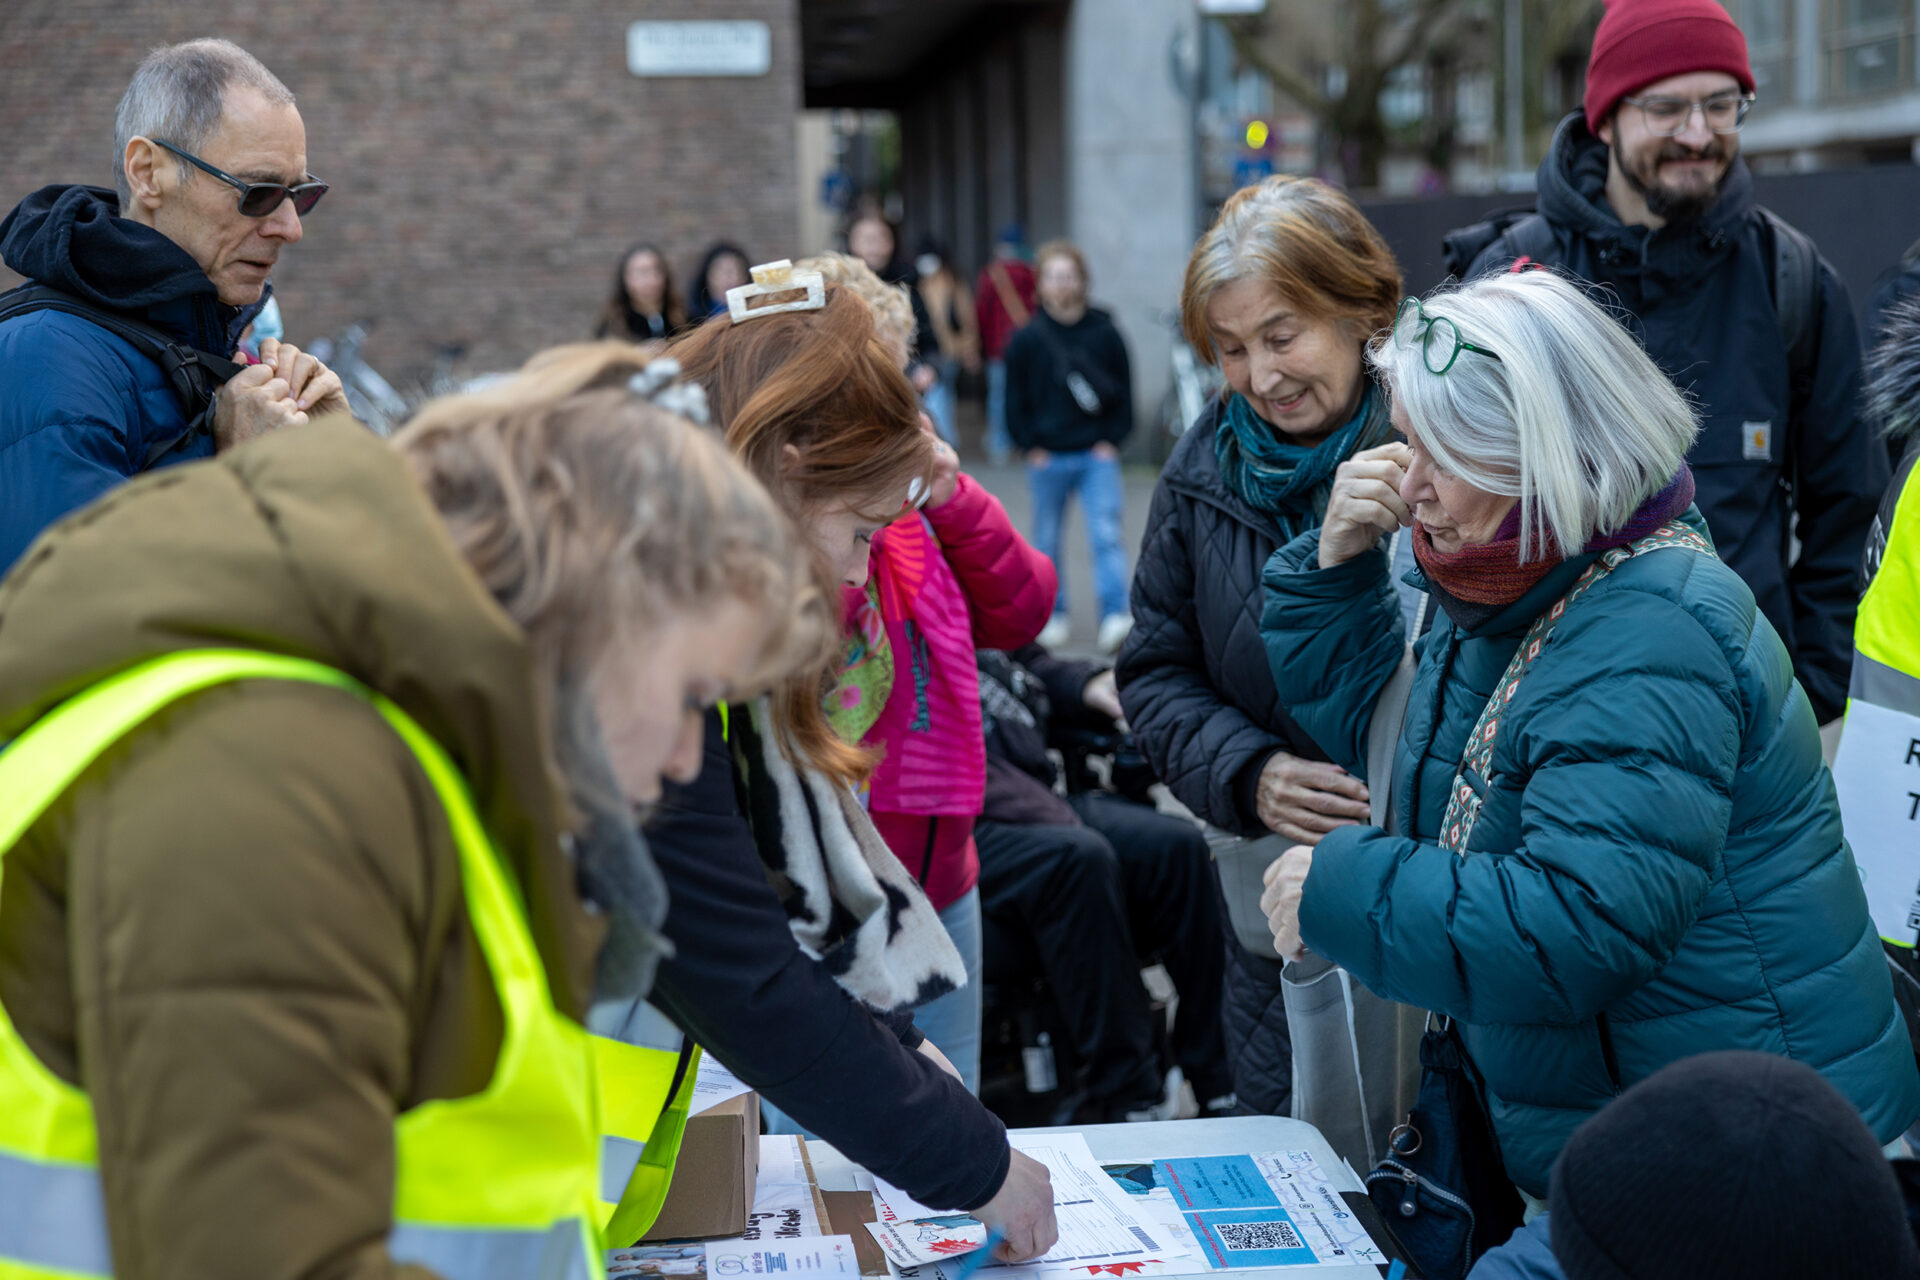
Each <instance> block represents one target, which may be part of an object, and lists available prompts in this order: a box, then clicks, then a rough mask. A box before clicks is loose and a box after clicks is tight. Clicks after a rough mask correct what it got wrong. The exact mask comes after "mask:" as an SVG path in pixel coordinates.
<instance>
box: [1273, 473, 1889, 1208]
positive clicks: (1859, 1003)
mask: <svg viewBox="0 0 1920 1280" xmlns="http://www.w3.org/2000/svg"><path fill="white" fill-rule="evenodd" d="M1685 519H1686V520H1687V521H1688V522H1689V523H1691V524H1692V525H1693V526H1694V527H1695V528H1696V529H1699V528H1701V527H1703V524H1704V522H1703V521H1701V519H1700V516H1699V513H1698V511H1697V510H1690V511H1689V512H1688V513H1687V515H1686V517H1685ZM1319 550H1320V547H1319V534H1318V531H1313V532H1309V533H1306V534H1302V535H1301V536H1300V537H1299V538H1297V539H1295V540H1294V541H1293V542H1291V543H1289V544H1288V545H1287V546H1286V547H1284V548H1283V549H1282V550H1281V551H1280V552H1279V553H1278V554H1277V555H1275V556H1274V558H1273V560H1272V562H1271V564H1270V565H1269V566H1268V568H1267V571H1266V575H1265V585H1266V615H1265V619H1264V624H1263V629H1264V632H1265V635H1266V644H1267V652H1268V656H1269V658H1270V659H1271V662H1272V666H1273V670H1274V672H1275V674H1276V678H1277V679H1278V682H1279V687H1280V689H1281V691H1282V693H1283V694H1284V695H1285V696H1286V697H1287V698H1288V699H1289V701H1290V704H1291V705H1292V706H1293V707H1294V709H1295V712H1296V714H1297V715H1298V716H1299V717H1300V722H1301V723H1302V724H1303V725H1306V726H1307V727H1308V728H1309V730H1310V731H1311V732H1312V733H1313V735H1314V737H1315V738H1316V739H1317V740H1318V741H1319V742H1321V743H1322V744H1323V745H1325V746H1326V747H1327V748H1328V750H1329V752H1330V753H1331V754H1332V755H1333V757H1334V759H1335V760H1336V761H1337V762H1339V763H1340V764H1342V765H1345V766H1346V767H1347V768H1350V769H1351V768H1356V767H1364V753H1365V741H1366V731H1367V725H1368V722H1369V719H1370V717H1371V715H1372V711H1373V706H1374V702H1375V700H1376V699H1377V697H1378V695H1379V692H1380V688H1381V686H1382V684H1383V683H1384V682H1385V680H1386V678H1387V675H1388V673H1389V672H1390V671H1391V670H1392V669H1393V667H1394V665H1395V664H1396V663H1397V662H1398V661H1399V658H1400V653H1401V644H1402V635H1403V632H1402V631H1401V628H1400V620H1399V617H1398V614H1399V608H1398V602H1397V601H1396V600H1395V599H1394V592H1393V587H1392V585H1391V582H1390V579H1389V574H1388V571H1387V564H1386V559H1385V557H1384V556H1382V555H1381V554H1380V553H1379V552H1377V551H1375V552H1367V553H1365V554H1364V555H1361V556H1357V557H1355V558H1354V559H1352V560H1349V561H1347V562H1346V563H1344V564H1340V565H1336V566H1335V567H1333V568H1331V569H1322V568H1320V566H1319ZM1595 558H1596V557H1595V556H1592V555H1582V556H1577V557H1574V558H1573V559H1570V560H1568V561H1566V562H1564V563H1562V564H1560V565H1557V566H1556V567H1555V568H1554V569H1552V570H1551V571H1550V572H1549V573H1548V574H1547V576H1546V577H1545V578H1544V579H1543V580H1542V581H1541V582H1539V583H1538V584H1536V585H1535V586H1534V587H1533V588H1532V589H1531V590H1530V591H1528V592H1527V593H1526V594H1525V595H1524V596H1522V597H1521V598H1520V599H1519V600H1518V601H1516V602H1515V603H1514V604H1512V605H1510V606H1508V607H1507V608H1505V609H1504V610H1502V611H1500V612H1499V613H1498V614H1496V615H1495V616H1494V617H1492V618H1490V619H1488V620H1487V621H1485V622H1484V623H1482V624H1480V625H1478V626H1476V627H1474V628H1472V629H1471V630H1468V629H1464V628H1462V627H1461V626H1460V625H1458V624H1457V623H1455V622H1454V621H1453V619H1451V618H1450V617H1448V616H1447V615H1445V614H1444V613H1442V614H1441V616H1440V617H1438V618H1437V619H1436V620H1435V622H1434V626H1433V630H1432V631H1431V632H1430V633H1429V634H1428V635H1427V637H1426V639H1425V640H1424V641H1423V642H1422V647H1421V650H1420V662H1419V667H1418V670H1417V673H1416V675H1415V677H1414V684H1413V689H1412V692H1411V694H1410V696H1409V699H1408V704H1407V714H1406V725H1405V728H1404V730H1403V731H1402V734H1401V739H1400V744H1399V747H1398V750H1397V751H1396V753H1395V762H1394V802H1395V807H1396V812H1397V813H1398V815H1399V822H1400V829H1401V830H1402V831H1403V832H1406V833H1407V834H1406V835H1387V834H1386V833H1385V832H1382V831H1380V830H1379V829H1377V828H1374V827H1365V826H1353V827H1342V828H1340V829H1339V830H1337V831H1334V832H1332V833H1330V834H1329V835H1328V836H1326V838H1325V839H1323V840H1322V841H1321V842H1320V844H1319V846H1318V847H1317V848H1316V849H1315V851H1314V857H1313V868H1312V871H1311V872H1310V874H1309V875H1308V877H1307V882H1306V891H1305V894H1304V896H1303V898H1302V900H1301V904H1300V925H1301V931H1302V936H1303V938H1304V940H1305V942H1306V945H1307V946H1308V947H1309V948H1310V949H1311V950H1312V951H1314V952H1315V953H1316V954H1318V955H1321V956H1325V957H1327V958H1328V959H1331V960H1333V961H1334V962H1336V963H1337V964H1340V965H1342V966H1344V967H1345V968H1346V969H1347V970H1348V971H1349V972H1351V973H1352V974H1353V976H1354V977H1355V978H1356V979H1358V980H1359V981H1360V982H1362V983H1364V984H1365V985H1366V986H1367V988H1368V989H1369V990H1371V991H1374V992H1376V993H1378V994H1379V995H1382V996H1385V997H1387V998H1388V999H1391V1000H1400V1001H1404V1002H1405V1003H1407V1004H1410V1005H1413V1006H1414V1007H1416V1008H1421V1009H1430V1010H1433V1011H1434V1012H1436V1013H1441V1014H1446V1015H1449V1016H1451V1017H1453V1018H1455V1019H1456V1020H1457V1021H1458V1023H1459V1025H1460V1028H1461V1032H1462V1036H1463V1038H1464V1041H1465V1044H1466V1047H1467V1050H1468V1052H1469V1053H1470V1054H1471V1055H1472V1058H1473V1062H1474V1065H1475V1066H1476V1067H1477V1068H1478V1069H1479V1072H1480V1075H1481V1077H1482V1078H1483V1081H1484V1085H1485V1092H1486V1100H1487V1104H1488V1110H1489V1114H1490V1116H1491V1119H1492V1122H1493V1127H1494V1131H1495V1136H1496V1137H1497V1138H1498V1140H1499V1144H1500V1150H1501V1153H1502V1155H1503V1156H1504V1158H1505V1161H1506V1171H1507V1174H1508V1176H1509V1177H1511V1178H1512V1179H1513V1180H1514V1182H1515V1183H1517V1184H1518V1185H1519V1186H1520V1187H1521V1188H1522V1189H1523V1190H1525V1191H1527V1192H1529V1193H1530V1194H1532V1195H1536V1196H1540V1195H1544V1194H1545V1193H1546V1191H1547V1183H1548V1172H1549V1170H1551V1168H1552V1167H1553V1161H1554V1158H1555V1157H1556V1156H1557V1155H1558V1154H1559V1151H1560V1148H1561V1147H1562V1146H1563V1145H1564V1144H1565V1142H1566V1140H1567V1138H1568V1137H1569V1136H1570V1135H1571V1134H1572V1133H1573V1131H1574V1129H1575V1128H1577V1127H1578V1126H1579V1124H1580V1123H1581V1121H1583V1120H1585V1119H1586V1118H1587V1117H1589V1116H1591V1115H1593V1114H1594V1113H1595V1112H1597V1111H1599V1110H1600V1108H1602V1107H1603V1106H1605V1105H1606V1104H1607V1103H1608V1102H1609V1101H1611V1100H1612V1099H1613V1098H1614V1097H1615V1096H1616V1095H1618V1094H1619V1093H1620V1092H1621V1091H1622V1090H1623V1089H1625V1088H1628V1087H1630V1086H1632V1085H1634V1084H1635V1083H1637V1082H1639V1081H1641V1080H1644V1079H1646V1078H1647V1077H1648V1076H1650V1075H1652V1074H1653V1073H1654V1072H1656V1071H1658V1070H1659V1069H1660V1068H1661V1067H1663V1066H1666V1065H1667V1064H1668V1063H1670V1062H1674V1061H1676V1060H1678V1059H1680V1058H1683V1057H1686V1056H1688V1055H1690V1054H1695V1053H1703V1052H1706V1051H1708V1050H1711V1049H1734V1048H1739V1049H1757V1050H1760V1051H1762V1052H1767V1053H1778V1054H1781V1055H1783V1056H1786V1057H1790V1058H1794V1059H1797V1060H1798V1061H1801V1062H1805V1063H1807V1064H1808V1065H1809V1066H1812V1067H1815V1068H1817V1069H1819V1070H1820V1071H1821V1072H1822V1074H1824V1075H1825V1076H1826V1077H1827V1079H1828V1081H1830V1082H1831V1083H1832V1084H1833V1085H1834V1086H1835V1087H1836V1088H1838V1089H1839V1090H1840V1092H1842V1093H1844V1094H1845V1095H1847V1097H1848V1098H1850V1099H1852V1101H1853V1103H1854V1105H1855V1106H1857V1107H1859V1108H1860V1111H1861V1113H1862V1114H1863V1115H1864V1116H1865V1117H1866V1121H1867V1124H1868V1127H1870V1128H1871V1129H1872V1130H1873V1131H1874V1132H1875V1133H1876V1134H1877V1135H1878V1136H1879V1140H1880V1141H1881V1142H1887V1141H1890V1140H1892V1139H1893V1138H1895V1137H1897V1136H1899V1135H1900V1134H1901V1133H1902V1132H1904V1131H1905V1130H1906V1128H1907V1127H1908V1126H1909V1125H1910V1124H1912V1123H1913V1121H1914V1119H1915V1118H1916V1117H1917V1116H1920V1075H1916V1073H1915V1069H1914V1057H1913V1050H1912V1047H1911V1046H1910V1045H1909V1043H1908V1040H1907V1031H1906V1027H1905V1024H1904V1023H1903V1022H1902V1020H1901V1018H1900V1016H1899V1014H1898V1012H1897V1011H1896V1009H1895V1006H1894V1001H1893V989H1892V985H1891V983H1890V982H1889V980H1888V976H1887V968H1886V962H1885V960H1884V959H1882V957H1881V954H1880V940H1879V938H1878V937H1877V936H1876V935H1875V931H1874V928H1873V924H1872V921H1871V920H1870V919H1869V918H1868V915H1867V900H1866V895H1865V893H1864V892H1863V891H1862V889H1861V887H1860V873H1859V871H1858V870H1857V869H1856V867H1855V866H1854V861H1853V855H1852V853H1851V852H1850V850H1849V849H1848V847H1847V842H1846V839H1845V837H1844V836H1843V835H1842V834H1841V829H1840V811H1839V806H1838V804H1837V802H1836V800H1835V796H1834V788H1833V778H1832V776H1831V775H1830V774H1829V773H1828V772H1827V769H1826V766H1825V764H1824V763H1822V761H1821V757H1820V739H1819V733H1818V731H1817V727H1816V725H1815V723H1814V718H1813V714H1812V711H1811V709H1810V708H1809V707H1808V705H1807V699H1806V695H1805V694H1804V692H1803V691H1802V690H1801V688H1800V686H1799V685H1797V684H1796V683H1795V682H1794V681H1793V679H1792V678H1791V672H1790V669H1789V666H1788V662H1787V654H1786V650H1785V649H1784V648H1783V647H1782V645H1781V644H1780V641H1779V638H1778V637H1777V636H1775V635H1774V634H1773V628H1772V627H1771V626H1769V625H1768V623H1767V620H1766V619H1765V618H1764V617H1763V616H1761V615H1760V613H1759V611H1758V610H1757V609H1756V608H1755V605H1754V601H1753V593H1752V592H1751V591H1749V590H1748V589H1747V587H1746V586H1745V585H1744V584H1743V583H1742V582H1741V581H1740V579H1739V578H1738V577H1737V576H1735V575H1734V574H1733V573H1732V572H1730V571H1729V570H1728V568H1727V566H1726V565H1724V564H1722V563H1721V562H1720V560H1719V559H1718V558H1716V557H1714V556H1712V555H1705V554H1701V553H1699V552H1696V551H1692V550H1688V549H1684V548H1663V549H1659V550H1655V551H1651V552H1648V553H1645V554H1642V555H1638V556H1635V557H1633V558H1631V559H1629V560H1627V561H1625V562H1624V563H1623V564H1621V565H1620V566H1619V568H1617V569H1615V570H1614V571H1613V572H1612V573H1611V574H1610V575H1609V576H1607V577H1606V578H1604V579H1603V580H1601V581H1600V582H1599V583H1598V584H1596V585H1595V586H1594V587H1593V588H1592V589H1591V590H1589V591H1588V592H1587V593H1586V594H1585V595H1583V596H1582V597H1581V598H1580V599H1579V600H1577V601H1575V602H1574V604H1573V605H1572V606H1571V607H1569V608H1568V609H1567V611H1566V614H1565V616H1564V617H1563V618H1562V619H1561V621H1560V623H1559V625H1558V627H1557V628H1556V629H1555V631H1554V632H1553V634H1552V636H1551V637H1550V639H1549V640H1548V641H1547V644H1546V647H1545V649H1544V650H1543V651H1542V653H1541V655H1540V657H1539V659H1538V660H1537V661H1536V662H1535V663H1534V665H1533V667H1532V668H1531V669H1530V670H1529V671H1528V672H1527V674H1526V675H1525V676H1524V677H1523V678H1522V679H1521V680H1520V683H1519V685H1518V688H1517V691H1516V692H1515V693H1514V694H1513V696H1512V698H1511V700H1510V701H1509V702H1508V703H1507V706H1506V710H1505V712H1504V713H1503V715H1502V718H1501V721H1500V724H1499V731H1498V736H1497V737H1496V738H1495V741H1494V748H1493V759H1492V762H1491V765H1490V767H1489V769H1488V771H1487V777H1486V778H1484V779H1481V778H1469V779H1468V784H1469V785H1471V786H1473V787H1474V788H1475V789H1476V790H1477V791H1478V792H1480V793H1481V798H1482V804H1481V808H1480V811H1479V817H1478V820H1477V821H1476V823H1475V824H1474V825H1473V827H1472V830H1471V832H1470V834H1469V836H1468V839H1467V844H1466V849H1465V852H1464V854H1456V853H1453V852H1451V851H1450V850H1448V849H1445V848H1443V847H1441V846H1440V845H1439V844H1438V837H1439V833H1440V830H1441V826H1442V817H1443V815H1444V814H1445V812H1446V810H1447V807H1448V799H1449V795H1450V793H1451V791H1452V786H1453V781H1454V777H1455V774H1456V771H1457V770H1458V769H1459V766H1460V759H1461V755H1462V751H1463V748H1464V747H1465V745H1466V741H1467V738H1468V735H1469V734H1470V733H1471V732H1472V731H1473V728H1474V725H1475V724H1476V722H1477V721H1478V719H1479V717H1480V714H1481V712H1482V710H1483V709H1484V708H1485V707H1486V704H1487V699H1488V698H1489V697H1490V696H1492V694H1493V692H1494V689H1495V688H1496V686H1497V685H1498V684H1499V681H1500V678H1501V675H1502V673H1503V672H1504V671H1505V670H1506V667H1507V664H1508V663H1509V662H1510V661H1511V660H1512V658H1513V654H1514V652H1515V650H1516V649H1517V648H1518V646H1519V644H1520V641H1521V639H1522V637H1523V636H1524V635H1525V634H1526V632H1527V629H1528V627H1530V626H1531V625H1532V623H1533V621H1534V619H1535V618H1536V617H1538V616H1539V615H1540V614H1541V613H1542V612H1544V611H1545V610H1546V609H1547V608H1549V607H1550V606H1551V605H1552V604H1553V603H1554V602H1555V601H1556V600H1557V599H1559V597H1560V596H1562V595H1564V594H1565V593H1566V591H1567V590H1568V588H1569V587H1570V586H1571V585H1572V583H1573V581H1574V580H1575V579H1576V578H1577V577H1578V575H1579V574H1580V573H1581V572H1582V571H1583V570H1584V569H1585V568H1586V567H1587V566H1588V565H1589V564H1591V563H1592V562H1593V561H1594V559H1595Z"/></svg>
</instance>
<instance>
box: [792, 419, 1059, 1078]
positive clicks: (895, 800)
mask: <svg viewBox="0 0 1920 1280" xmlns="http://www.w3.org/2000/svg"><path fill="white" fill-rule="evenodd" d="M921 425H922V427H923V428H924V429H925V430H926V431H927V432H928V433H929V434H930V435H931V434H932V426H931V424H929V423H927V422H926V421H925V415H922V424H921ZM936 447H937V449H938V462H937V464H936V471H935V476H934V482H933V486H932V490H931V492H930V493H929V495H928V498H927V502H926V505H925V506H924V507H923V508H921V510H919V511H917V512H913V513H910V514H908V515H905V516H903V517H901V518H900V519H898V520H896V521H894V522H893V523H892V524H890V525H888V526H887V527H886V528H885V529H883V530H881V531H880V532H879V533H878V534H876V535H875V536H874V540H873V561H872V564H873V572H872V576H871V578H870V579H869V581H868V584H867V586H866V588H865V589H864V590H855V589H853V588H847V589H846V590H845V602H846V616H847V625H848V631H849V637H850V639H849V647H848V651H847V666H846V669H845V670H844V671H843V673H842V676H841V679H840V682H839V684H838V686H837V687H836V688H835V689H834V691H833V692H832V693H831V694H830V695H829V715H830V716H831V717H832V719H833V720H834V722H835V726H836V728H838V729H839V730H840V731H841V733H842V734H843V735H846V736H848V737H857V739H858V740H859V741H860V742H861V743H862V745H864V746H866V747H868V748H870V749H872V750H874V751H875V752H876V753H877V754H878V756H879V762H878V764H877V765H876V767H875V768H874V771H873V775H872V777H871V779H870V782H869V787H868V792H867V803H868V809H869V811H870V812H871V813H872V815H873V821H874V825H875V826H876V827H878V828H879V830H880V834H881V835H882V836H884V837H885V838H886V841H887V844H888V846H889V847H890V848H891V849H892V850H893V852H894V854H895V855H896V856H897V857H898V858H899V859H900V861H901V862H902V863H904V864H905V865H906V867H907V869H908V870H909V871H911V872H912V873H913V875H914V877H915V878H916V879H918V880H919V881H920V883H921V885H922V886H923V887H924V888H925V889H926V891H927V896H928V898H930V899H931V900H932V902H933V905H934V906H935V907H936V908H938V910H939V912H940V920H941V922H942V923H943V924H945V925H946V927H947V932H948V933H949V934H950V935H951V936H952V938H953V941H954V944H955V945H956V946H957V947H958V948H959V950H960V954H961V956H962V957H963V958H964V959H965V961H966V965H967V978H968V982H967V985H966V986H964V987H962V988H960V989H959V990H957V991H954V992H951V993H949V994H947V995H944V996H941V997H940V998H938V999H936V1000H934V1001H932V1002H930V1003H928V1004H925V1005H922V1006H921V1007H920V1008H919V1009H917V1010H916V1011H915V1021H916V1022H917V1023H918V1024H919V1026H920V1029H921V1030H922V1031H923V1032H925V1034H926V1036H927V1039H929V1040H931V1041H932V1042H933V1043H934V1044H936V1045H938V1046H939V1047H940V1048H941V1050H942V1051H943V1052H945V1053H946V1055H947V1057H948V1058H949V1059H950V1060H951V1061H952V1062H953V1064H954V1066H955V1067H956V1068H958V1069H959V1071H960V1075H961V1078H962V1079H963V1080H965V1081H966V1083H967V1087H968V1088H969V1089H972V1090H975V1091H976V1092H977V1091H978V1089H979V1085H980V895H979V891H978V890H977V888H976V887H975V885H976V882H977V881H978V879H979V876H980V857H979V854H978V852H977V851H976V850H975V849H974V844H973V823H974V819H975V818H977V817H978V816H979V814H980V807H981V804H982V800H983V795H984V791H985V786H986V745H985V739H984V735H983V732H982V729H981V724H980V672H979V668H978V666H977V665H976V664H975V662H974V650H975V649H1017V648H1019V647H1020V646H1021V645H1024V644H1027V643H1029V642H1031V641H1032V640H1033V639H1034V637H1035V636H1037V635H1039V634H1040V629H1041V628H1042V627H1044V626H1045V625H1046V623H1047V619H1048V618H1050V617H1051V616H1052V615H1053V601H1054V595H1055V593H1056V592H1057V590H1058V589H1059V579H1058V577H1057V575H1056V574H1055V571H1054V566H1053V562H1052V561H1051V560H1049V559H1048V558H1047V557H1046V556H1043V555H1041V554H1040V553H1039V552H1038V551H1035V550H1034V549H1033V548H1032V547H1031V546H1028V545H1027V542H1026V540H1025V539H1024V538H1022V537H1021V536H1020V534H1019V533H1018V532H1017V531H1015V529H1014V527H1013V522H1012V521H1011V520H1009V519H1008V518H1007V512H1006V508H1004V507H1002V506H1001V505H1000V500H999V499H997V498H995V497H994V496H993V495H992V494H991V493H988V492H987V490H986V489H985V488H984V487H983V486H982V485H981V484H980V483H979V482H978V481H977V480H975V479H974V478H973V477H972V476H969V475H965V474H963V473H962V472H961V471H960V460H959V456H958V455H957V454H955V453H954V451H953V449H952V448H951V447H950V446H948V445H947V444H946V443H944V442H940V443H939V444H938V445H937V446H936Z"/></svg>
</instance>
